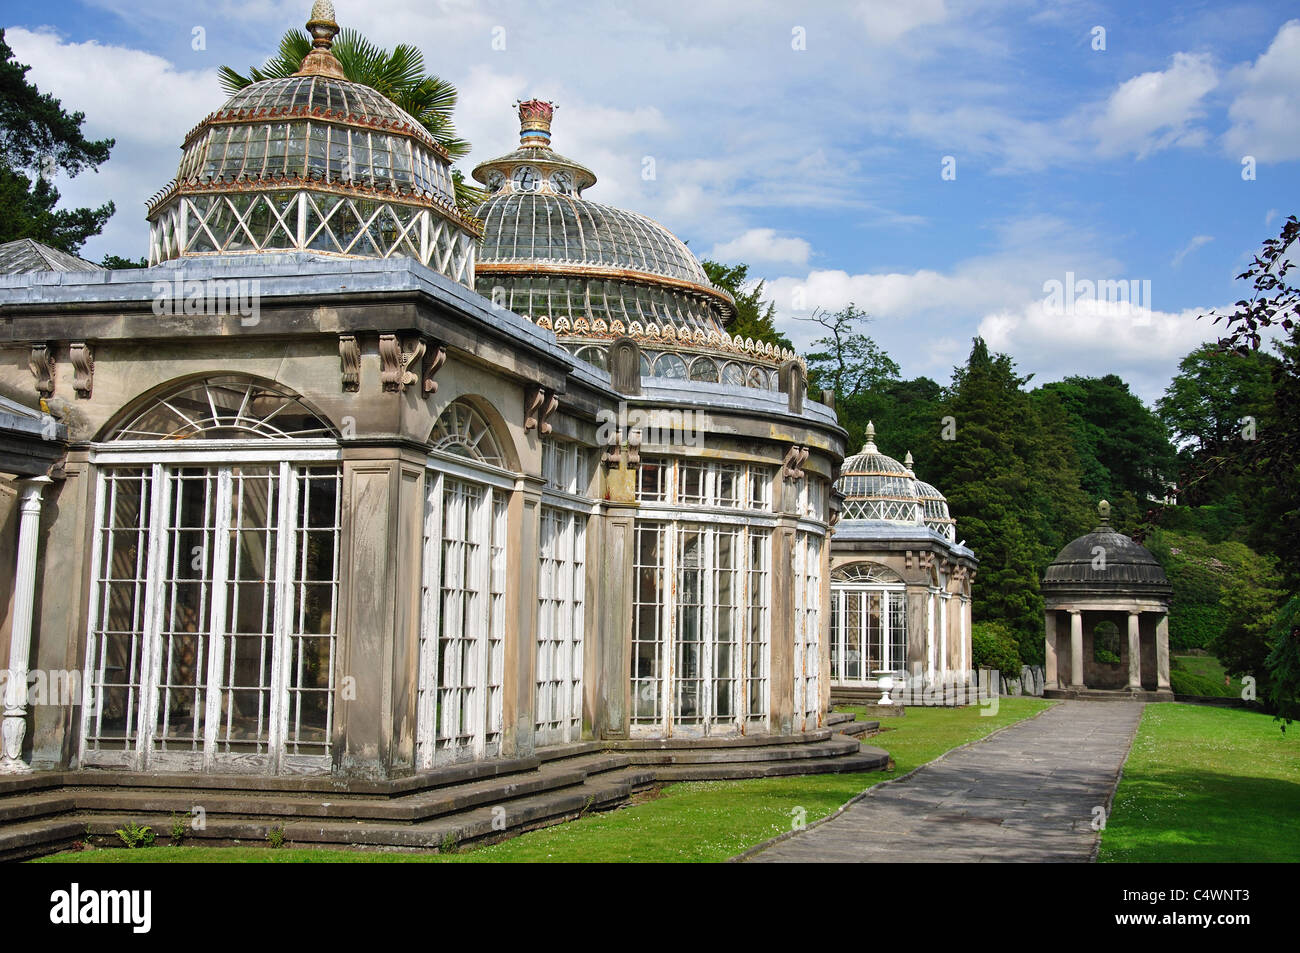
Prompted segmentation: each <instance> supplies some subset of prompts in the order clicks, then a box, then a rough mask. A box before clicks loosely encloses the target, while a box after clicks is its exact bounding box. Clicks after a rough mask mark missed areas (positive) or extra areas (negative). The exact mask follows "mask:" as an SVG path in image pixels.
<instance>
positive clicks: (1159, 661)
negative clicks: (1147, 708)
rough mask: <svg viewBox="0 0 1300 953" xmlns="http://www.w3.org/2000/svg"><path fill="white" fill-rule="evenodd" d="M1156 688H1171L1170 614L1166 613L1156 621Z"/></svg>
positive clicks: (1164, 690) (1166, 689)
mask: <svg viewBox="0 0 1300 953" xmlns="http://www.w3.org/2000/svg"><path fill="white" fill-rule="evenodd" d="M1156 690H1157V691H1162V692H1167V691H1169V690H1170V688H1169V614H1168V613H1165V614H1164V615H1162V616H1161V617H1160V621H1159V622H1157V623H1156Z"/></svg>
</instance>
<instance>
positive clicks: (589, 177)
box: [473, 99, 795, 390]
mask: <svg viewBox="0 0 1300 953" xmlns="http://www.w3.org/2000/svg"><path fill="white" fill-rule="evenodd" d="M516 106H517V107H518V110H519V121H520V131H519V148H517V149H516V150H514V151H513V152H508V153H506V154H505V155H502V156H498V157H497V158H495V159H490V160H488V161H487V162H483V163H481V164H480V165H479V166H477V167H476V168H475V169H474V173H473V174H474V178H475V179H477V180H478V181H479V182H481V183H483V185H485V186H486V187H487V190H488V197H487V199H486V200H485V201H484V202H483V204H482V205H480V206H479V207H478V209H476V210H475V215H476V216H477V217H478V218H480V219H481V220H482V222H483V242H482V245H481V247H480V249H479V254H478V262H477V271H476V274H477V278H476V286H477V288H478V291H479V293H480V294H482V295H484V296H485V297H488V298H491V299H492V301H493V302H494V303H495V304H497V305H499V306H501V307H505V308H507V309H509V310H511V311H514V312H515V313H517V314H520V315H523V316H524V317H526V318H528V319H529V320H531V321H534V322H536V323H537V324H538V325H539V326H540V327H544V328H549V329H551V330H553V331H555V333H556V335H557V336H558V337H559V339H560V342H561V343H562V344H563V345H564V346H565V347H567V348H568V349H569V350H570V351H572V352H574V353H575V354H576V355H577V356H578V357H580V358H582V359H583V360H586V361H588V362H589V363H591V364H594V365H596V366H597V367H601V368H605V367H606V366H607V349H608V346H609V343H610V342H611V341H612V340H614V339H615V338H618V337H622V336H624V335H627V336H630V337H632V338H635V339H636V340H637V343H638V344H639V345H640V346H641V361H642V366H641V372H642V374H643V375H645V376H654V377H666V378H678V379H682V380H695V381H707V382H721V383H726V384H731V385H733V386H748V387H763V388H769V389H773V390H774V389H776V388H777V386H778V381H777V368H778V367H779V365H780V364H781V362H782V361H784V360H789V359H790V358H793V357H794V356H795V355H794V354H793V353H791V352H788V351H784V350H781V349H779V348H774V347H773V346H771V345H767V344H758V343H755V342H754V341H752V340H745V339H741V338H739V337H730V336H728V334H727V332H726V330H725V326H726V321H727V319H728V318H729V317H730V316H731V315H732V314H733V313H734V310H735V304H734V302H733V300H732V298H731V296H730V295H729V294H728V293H727V292H725V291H723V290H722V289H720V288H718V287H716V286H714V285H713V284H712V283H711V282H710V281H709V277H708V274H707V273H706V272H705V271H704V268H703V266H702V265H701V264H700V262H699V260H698V259H697V258H696V257H695V255H694V254H693V253H692V252H691V250H690V249H689V248H687V247H686V244H685V243H684V242H682V241H681V240H680V239H678V238H677V237H676V236H675V235H673V233H672V232H670V231H669V230H668V229H667V228H665V227H664V226H662V225H660V224H659V223H658V222H656V221H654V220H652V219H650V218H647V217H646V216H644V215H640V214H638V213H636V212H629V211H626V210H624V209H619V208H614V207H612V206H609V205H602V204H600V203H597V202H592V201H590V200H588V199H587V198H586V197H585V196H584V194H583V193H584V192H585V191H586V190H587V189H589V188H590V187H591V186H593V185H595V184H596V175H595V173H594V172H592V171H591V170H590V169H588V168H587V167H586V166H584V165H581V164H580V163H578V162H576V161H574V160H573V159H569V158H567V157H565V156H563V155H561V154H559V153H558V152H556V151H555V150H554V149H552V148H551V122H552V119H553V117H554V111H555V106H554V105H553V104H552V103H549V102H545V101H542V100H538V99H531V100H527V101H524V102H519V103H517V104H516Z"/></svg>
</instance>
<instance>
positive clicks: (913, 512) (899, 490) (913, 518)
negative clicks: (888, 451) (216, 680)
mask: <svg viewBox="0 0 1300 953" xmlns="http://www.w3.org/2000/svg"><path fill="white" fill-rule="evenodd" d="M875 439H876V427H875V424H873V423H868V424H867V442H866V444H865V445H864V446H863V448H862V451H861V452H860V453H857V454H854V455H853V456H851V457H849V458H847V459H846V460H845V461H844V463H843V465H842V466H841V467H840V477H839V479H838V480H836V481H835V486H836V488H837V489H838V490H839V491H840V492H841V493H843V494H844V506H843V509H842V511H841V512H842V514H843V517H842V518H843V519H848V520H883V521H885V522H889V523H907V524H913V525H915V524H920V523H922V510H921V499H920V496H919V495H918V493H917V488H916V480H915V479H914V478H913V477H912V473H911V471H909V470H908V469H907V467H905V466H904V465H903V464H901V463H899V462H898V461H897V460H895V459H894V458H893V457H890V456H886V455H885V454H883V453H881V452H880V450H879V449H878V448H877V447H876V443H875Z"/></svg>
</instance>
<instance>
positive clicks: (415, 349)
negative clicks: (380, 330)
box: [379, 334, 426, 393]
mask: <svg viewBox="0 0 1300 953" xmlns="http://www.w3.org/2000/svg"><path fill="white" fill-rule="evenodd" d="M425 349H426V345H425V342H424V338H419V337H417V338H413V339H412V340H411V341H410V342H408V347H406V348H404V347H403V346H402V342H401V340H400V339H399V338H398V337H397V335H396V334H381V335H379V382H380V384H382V385H383V388H384V390H385V391H388V392H390V393H397V392H400V391H404V390H406V388H408V387H410V386H411V385H412V384H414V383H415V382H416V381H418V380H420V375H419V374H417V373H415V372H414V371H412V370H411V368H412V367H422V365H421V364H420V363H419V362H420V359H421V358H423V357H424V352H425Z"/></svg>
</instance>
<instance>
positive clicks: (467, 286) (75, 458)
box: [0, 3, 970, 780]
mask: <svg viewBox="0 0 1300 953" xmlns="http://www.w3.org/2000/svg"><path fill="white" fill-rule="evenodd" d="M330 12H332V11H329V10H328V4H321V3H318V4H317V10H314V11H313V19H312V23H310V24H309V28H311V31H312V33H313V35H314V36H315V37H316V46H315V49H314V50H313V52H312V53H311V54H310V55H309V56H308V58H307V59H306V60H304V62H303V65H302V69H301V71H300V73H299V74H298V75H296V76H294V77H291V78H289V79H276V80H265V81H262V82H258V83H254V84H253V85H251V86H249V87H248V88H246V89H245V90H243V91H241V92H240V93H238V94H236V95H235V96H234V97H233V98H232V99H231V101H230V102H229V103H227V104H226V106H224V107H223V108H222V109H219V110H218V111H217V112H215V113H213V114H212V115H211V116H209V117H208V118H207V119H205V120H204V121H203V122H202V123H201V124H200V125H199V127H198V128H197V129H196V131H195V132H193V133H191V134H190V135H189V136H187V137H186V139H185V143H184V145H183V152H182V158H181V165H180V168H179V171H178V174H177V178H176V180H175V181H174V182H173V183H171V184H170V185H169V186H168V187H167V188H165V189H164V190H163V191H162V192H161V193H160V194H159V196H158V197H157V198H156V199H155V200H154V201H153V202H152V203H151V205H150V209H149V219H150V222H151V225H152V236H153V237H152V240H151V248H150V263H151V267H149V268H148V269H142V270H119V271H111V272H65V273H56V272H38V273H35V274H24V275H8V276H0V316H2V317H3V320H2V321H0V349H2V350H3V352H4V355H5V360H4V361H3V362H0V394H3V395H4V396H5V397H6V398H7V399H10V400H12V401H16V402H18V403H20V404H21V405H22V406H24V407H27V408H32V410H31V412H30V413H29V416H30V417H31V421H29V424H24V425H23V426H27V427H28V429H29V430H33V432H34V430H35V427H36V423H35V421H38V420H39V419H48V420H50V421H53V422H54V424H53V426H52V428H51V429H50V433H51V434H54V435H55V438H56V439H55V443H54V444H53V445H54V446H57V447H58V451H59V452H58V454H57V455H53V454H52V455H51V458H52V459H51V460H49V461H46V462H45V463H43V464H41V465H40V466H39V467H38V468H37V469H36V470H32V469H30V468H29V469H27V470H22V471H19V470H12V471H7V472H9V473H10V476H11V477H12V478H13V480H12V482H13V483H14V486H15V487H17V488H18V489H17V491H16V492H15V493H13V494H8V493H7V494H3V495H0V506H2V507H4V509H3V512H0V526H2V527H4V532H5V533H6V534H8V536H7V537H6V543H5V551H6V552H10V553H12V552H16V551H19V550H21V551H23V552H27V553H28V554H29V555H30V558H29V559H28V560H27V561H26V562H23V560H22V559H21V558H20V559H19V566H20V576H21V577H22V578H20V579H18V580H17V581H16V582H15V584H14V586H13V590H14V591H16V592H23V591H29V592H30V594H31V598H29V599H28V601H27V602H26V603H24V602H23V601H22V599H15V598H13V597H12V595H11V597H10V599H9V603H8V606H7V607H6V609H7V613H8V614H7V616H6V618H5V621H4V627H3V629H0V652H3V653H4V655H5V657H6V658H8V659H9V660H10V667H11V668H14V667H15V665H17V667H18V669H20V670H21V671H22V672H23V673H24V675H25V674H27V673H28V672H33V673H36V672H39V673H61V677H62V679H63V681H65V682H68V683H70V684H75V686H76V688H75V691H72V692H70V693H67V694H66V697H62V698H53V697H49V698H45V699H42V700H37V699H31V698H19V697H16V696H8V697H7V698H6V709H5V722H4V724H5V732H4V742H5V750H4V755H5V770H6V771H26V770H31V769H68V768H112V769H118V770H126V771H150V772H232V773H244V774H249V773H255V774H266V775H310V774H326V775H332V776H334V777H335V778H337V779H344V780H348V779H355V780H374V779H380V780H383V779H393V778H401V777H405V776H408V775H412V774H416V773H419V772H422V771H427V770H431V769H434V768H438V767H441V766H445V765H456V764H462V763H473V762H486V761H490V760H491V759H494V758H498V757H520V756H528V755H532V754H533V753H534V752H537V751H540V750H544V749H546V748H548V747H552V746H557V745H566V744H576V743H580V742H601V743H604V744H610V745H617V744H620V743H622V744H628V745H636V744H661V743H668V742H680V741H683V740H685V741H687V742H692V741H698V742H700V743H704V742H708V741H717V740H718V739H723V740H726V739H741V740H743V739H745V738H747V737H780V738H786V739H789V738H791V737H793V736H801V735H804V734H809V735H815V734H817V732H818V731H819V729H822V728H823V722H824V719H825V713H826V711H827V709H828V704H829V698H830V690H831V684H832V677H833V672H832V665H833V662H832V654H831V651H832V650H831V643H830V640H829V638H828V633H829V632H830V625H831V618H832V613H830V612H828V611H827V607H828V605H829V604H830V600H831V598H832V596H831V594H832V590H833V589H835V587H836V586H837V585H838V584H837V583H836V582H835V581H834V580H833V578H832V567H833V566H835V567H842V566H845V565H847V564H848V563H849V562H851V560H847V559H846V556H845V554H843V553H838V554H837V555H836V556H835V557H834V559H832V548H831V545H830V543H829V539H830V517H831V512H830V506H831V483H832V479H833V477H834V476H835V474H836V472H837V467H838V464H839V462H840V461H841V460H842V458H843V454H844V438H845V434H844V431H843V430H842V429H841V428H840V427H839V426H838V424H837V423H836V418H835V414H834V412H833V411H832V410H831V408H829V407H827V406H824V405H822V404H819V403H816V402H814V401H811V400H806V399H805V392H806V372H805V368H804V365H803V364H802V362H801V361H800V360H799V359H798V358H797V357H795V356H794V355H793V354H790V353H788V352H781V351H778V350H774V349H772V348H770V347H768V346H766V345H758V344H755V343H754V342H752V341H741V340H737V339H734V338H729V337H728V336H727V334H726V332H725V330H724V327H725V321H726V318H727V316H728V315H729V313H730V309H731V307H732V304H731V301H730V299H729V297H728V296H727V294H726V293H725V292H723V291H721V290H719V289H717V288H714V287H713V286H712V285H711V284H709V282H708V279H707V277H706V276H705V274H704V272H703V269H702V268H701V267H700V265H699V262H698V261H697V260H696V259H695V258H694V256H693V255H692V254H691V253H690V252H689V251H688V250H687V249H686V247H685V245H684V244H682V243H681V242H680V241H679V240H678V239H676V238H675V237H674V236H673V235H672V234H671V233H670V232H668V230H667V229H665V228H663V227H662V226H660V225H658V224H656V223H654V222H652V221H651V220H649V219H646V218H644V217H643V216H639V215H636V214H634V213H631V212H624V211H620V210H617V209H612V208H609V207H605V206H600V205H597V204H596V203H592V202H588V201H587V200H586V199H584V198H582V196H581V194H580V193H581V192H582V191H584V190H585V189H587V188H589V187H590V186H591V185H593V184H594V182H595V176H594V174H593V173H591V172H589V171H587V170H586V169H585V168H584V167H582V166H580V165H578V164H577V163H575V162H573V161H571V160H568V159H564V158H563V157H561V156H559V155H557V154H555V153H554V152H553V151H552V150H551V149H550V144H549V127H550V119H551V107H550V105H549V104H546V103H541V102H539V101H531V102H526V103H522V104H520V117H521V120H522V126H523V134H522V137H521V139H522V141H521V145H520V148H519V149H518V150H517V151H516V152H513V153H509V154H507V155H505V156H502V157H501V158H499V159H495V160H492V161H490V162H487V163H484V164H483V165H481V166H479V168H478V169H476V170H475V176H476V177H477V178H479V180H480V181H482V182H484V184H485V185H487V186H488V187H489V190H490V192H489V194H488V197H487V198H486V200H485V202H484V204H483V206H482V207H481V208H480V209H479V210H478V215H477V216H476V218H477V220H476V218H471V217H469V216H466V215H462V214H461V213H459V212H458V211H457V210H456V206H455V201H454V197H453V194H452V189H451V181H450V176H449V169H448V163H447V160H446V156H445V154H444V153H442V152H441V151H440V150H439V149H438V148H437V147H436V143H434V142H433V141H432V140H431V139H428V138H427V137H426V135H425V134H424V133H423V132H422V130H421V129H420V128H419V124H418V123H417V122H416V121H415V120H413V119H411V117H409V116H405V115H404V114H400V110H397V108H396V107H395V106H393V104H392V103H389V102H387V101H386V100H383V99H382V97H377V96H376V95H375V94H374V93H373V92H372V91H370V90H367V89H365V88H364V87H358V86H356V85H355V84H352V83H350V82H348V81H347V80H346V79H344V78H343V77H342V72H341V70H339V69H338V64H337V62H336V61H334V58H333V56H332V54H331V53H330V45H331V40H332V37H333V35H334V32H335V31H337V27H336V26H335V25H334V24H333V23H332V17H331V16H328V15H326V14H328V13H330ZM318 13H319V14H320V15H317V14H318ZM480 231H481V232H482V242H481V245H480V244H479V241H478V238H479V232H480ZM475 289H477V290H475ZM55 457H57V458H55ZM38 471H39V472H38ZM32 481H37V482H38V483H39V485H40V490H39V491H36V490H34V489H32V487H34V486H35V485H36V483H33V482H32ZM20 510H21V513H20V512H19V511H20ZM852 524H853V521H852V520H846V521H845V522H844V523H842V524H841V526H840V532H839V533H837V534H836V538H837V543H836V545H837V546H840V545H841V537H843V533H844V531H845V529H846V528H848V527H850V526H852ZM916 529H917V533H920V534H924V533H928V530H924V528H923V527H917V528H916ZM9 536H12V537H13V538H14V540H15V541H10V540H9V538H8V537H9ZM843 539H848V540H850V541H851V540H852V537H851V536H850V537H843ZM889 546H890V547H891V549H890V555H879V556H876V555H873V556H872V559H873V560H877V561H883V564H884V565H886V566H888V567H889V571H890V572H893V573H897V574H898V575H899V577H900V578H906V579H907V580H908V582H907V586H909V588H908V589H907V592H908V599H909V602H908V612H909V615H908V620H909V625H910V626H911V628H910V629H909V630H908V631H909V635H908V639H909V640H911V639H912V638H913V636H912V635H911V634H910V633H911V632H912V631H913V630H915V631H916V632H917V633H924V632H926V631H927V625H930V623H928V622H927V621H926V620H927V619H928V618H930V617H929V616H926V615H925V606H926V605H930V604H932V603H933V601H934V600H931V602H930V603H927V602H926V598H927V597H928V595H929V594H932V593H938V592H944V593H947V592H948V589H947V588H945V587H956V588H953V589H952V593H951V594H952V595H953V597H954V598H957V599H963V598H965V596H963V595H962V594H961V593H962V592H964V591H965V590H961V586H960V585H959V584H958V583H957V582H955V581H954V580H953V578H951V577H950V576H945V575H944V573H951V572H952V571H955V567H957V566H958V565H963V566H964V565H967V564H968V563H969V562H970V560H969V558H968V557H966V556H963V555H962V550H961V549H960V547H954V546H953V545H951V540H950V539H946V540H940V539H939V538H938V537H937V536H930V535H926V537H925V546H928V547H929V549H928V550H927V551H932V552H935V553H939V554H940V555H941V558H940V560H939V561H938V563H937V568H936V567H931V568H930V569H925V570H923V569H921V568H915V569H913V568H912V560H913V553H912V552H907V551H905V549H899V550H898V552H897V554H893V549H892V546H893V543H892V542H891V543H889ZM24 547H25V549H24ZM913 549H915V550H916V551H917V552H919V551H920V544H918V545H917V546H914V547H913ZM872 552H873V553H875V552H876V551H875V550H873V551H872ZM895 555H896V558H895ZM944 560H947V561H944ZM963 560H965V561H964V562H963ZM927 565H928V564H927ZM918 566H919V564H918ZM950 567H951V568H950ZM925 573H929V575H925V578H924V579H922V578H921V576H922V575H924V574H925ZM913 576H916V579H917V581H916V582H915V583H913V582H912V581H911V580H912V577H913ZM968 581H969V580H967V584H968ZM910 587H919V588H917V589H916V591H917V597H916V598H917V600H918V601H917V602H916V607H915V609H913V607H912V602H911V601H910V600H911V598H912V596H911V592H912V588H910ZM837 591H838V590H837ZM944 598H945V599H947V598H948V596H947V595H945V597H944ZM954 615H956V613H954ZM19 616H21V617H22V618H21V619H19V618H17V617H19ZM913 619H915V621H913ZM930 628H931V629H933V626H932V625H930ZM953 631H956V629H954V630H953ZM963 631H968V628H967V629H966V630H963ZM916 638H918V639H919V638H920V636H919V635H917V636H916ZM911 644H912V643H911V641H909V642H908V645H909V652H910V651H911V649H910V646H911ZM916 644H917V646H918V648H917V649H916V651H917V652H918V653H919V654H918V655H917V659H918V660H920V661H925V660H926V658H927V656H926V655H925V653H926V652H927V651H929V649H928V648H927V647H926V646H927V645H928V644H929V643H927V642H925V641H924V640H921V641H917V643H916ZM936 644H937V643H936ZM948 644H949V646H950V648H949V650H948V653H949V654H948V656H945V658H943V659H941V658H939V657H933V658H931V659H930V662H931V663H932V667H933V666H935V665H943V664H958V663H959V662H960V661H961V660H962V659H963V658H968V657H969V656H968V653H966V654H965V655H963V652H964V651H965V650H964V649H958V648H954V647H952V646H953V645H954V644H955V643H952V642H950V643H948ZM931 656H933V652H931ZM890 658H891V659H893V658H894V657H893V656H891V657H890ZM908 658H909V660H910V659H911V655H909V656H908ZM898 661H899V662H900V663H901V661H902V660H901V658H900V659H899V660H898ZM890 664H892V662H891V663H890ZM868 667H869V666H868ZM864 671H865V669H864ZM818 737H822V738H825V737H826V733H825V732H824V731H823V732H822V733H821V734H820V735H819V736H818ZM854 747H855V748H856V745H855V746H854Z"/></svg>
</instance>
